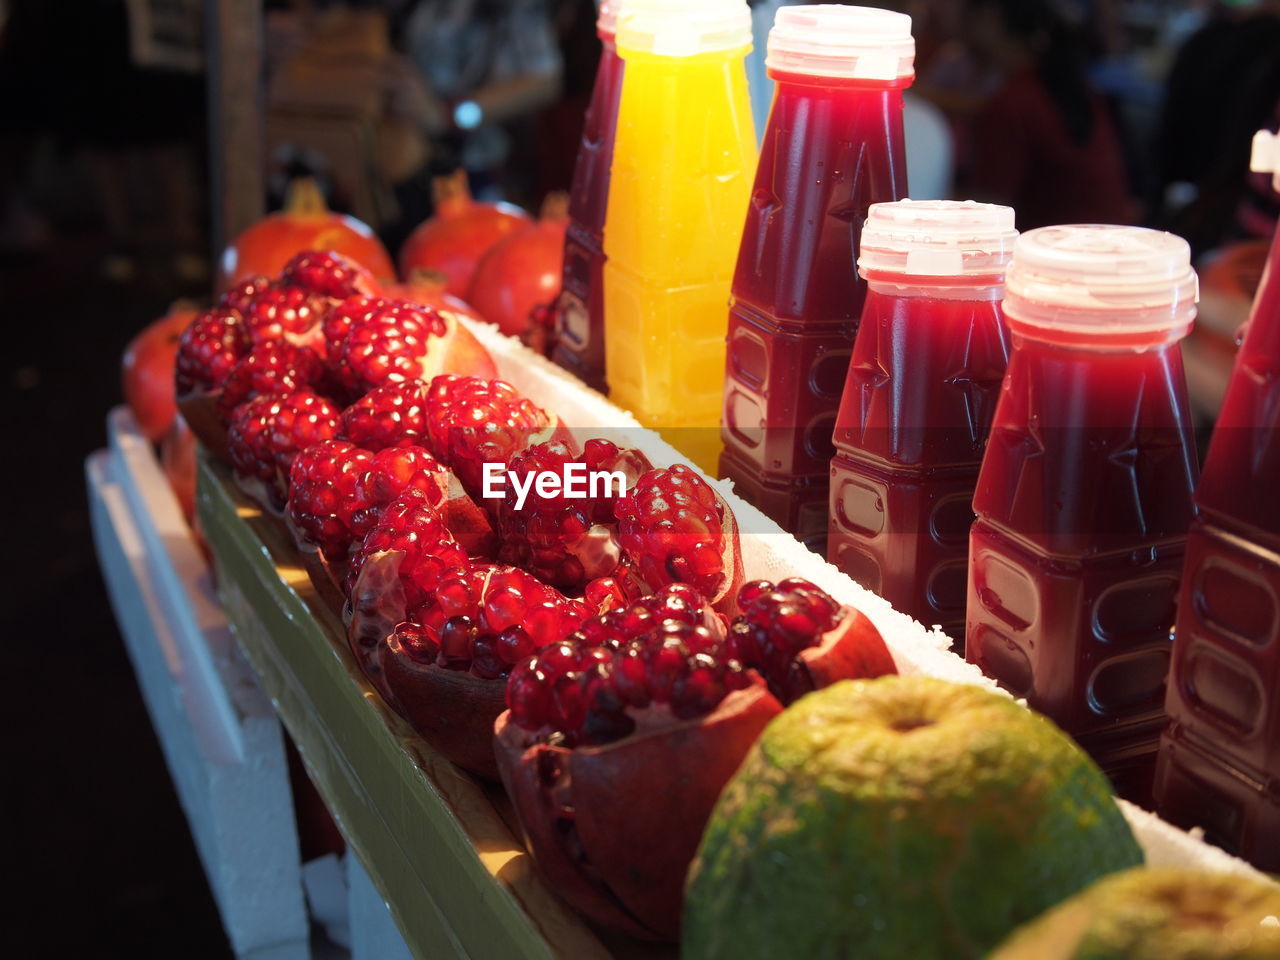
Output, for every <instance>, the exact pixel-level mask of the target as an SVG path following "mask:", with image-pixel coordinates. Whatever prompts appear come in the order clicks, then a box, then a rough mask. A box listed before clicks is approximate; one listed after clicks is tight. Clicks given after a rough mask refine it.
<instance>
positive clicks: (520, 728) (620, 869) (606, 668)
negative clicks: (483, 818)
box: [494, 584, 782, 940]
mask: <svg viewBox="0 0 1280 960" xmlns="http://www.w3.org/2000/svg"><path fill="white" fill-rule="evenodd" d="M507 704H508V708H509V709H508V711H507V712H506V713H504V714H502V715H501V716H500V717H499V718H498V721H497V723H496V724H495V728H494V731H495V736H496V741H495V751H496V756H497V763H498V770H499V773H500V774H501V777H502V782H503V785H504V786H505V787H506V789H507V793H508V795H509V796H510V797H511V799H512V802H513V803H514V805H515V809H516V814H517V816H518V818H519V820H520V825H521V828H522V830H523V832H524V834H525V837H526V839H527V841H528V845H529V849H530V851H531V852H532V854H533V856H534V859H535V861H536V862H537V865H538V868H539V870H540V871H541V872H542V873H543V874H545V875H546V877H547V879H548V880H549V881H551V883H552V885H553V886H554V887H555V889H556V890H557V891H558V892H559V893H560V894H561V895H562V896H564V897H565V899H567V900H568V901H569V902H570V903H572V904H573V905H574V906H575V907H577V908H578V909H579V910H581V911H582V912H583V913H585V914H586V915H587V916H588V917H590V918H591V919H592V920H594V921H596V922H599V923H601V924H604V925H606V926H609V927H612V928H614V929H618V930H621V931H623V932H625V933H629V934H631V935H633V936H639V937H645V938H648V939H664V940H671V939H675V937H676V936H677V934H678V929H679V917H680V908H681V902H682V889H683V886H684V877H685V872H686V870H687V868H688V866H689V863H690V862H691V861H692V860H693V856H694V854H695V853H696V851H697V846H698V842H699V840H700V839H701V837H702V829H703V826H704V825H705V824H706V822H707V820H708V819H709V817H710V815H711V811H712V808H713V807H714V805H715V802H716V799H717V797H718V796H719V794H720V790H721V788H722V787H723V786H724V785H725V783H727V782H728V780H729V778H730V777H731V776H732V775H733V773H734V771H735V770H736V769H737V767H738V764H739V763H740V762H741V761H742V759H743V757H745V756H746V753H747V751H748V749H749V748H750V747H751V745H752V744H753V743H754V742H755V739H756V738H757V737H758V736H759V734H760V733H761V731H762V730H763V729H764V727H765V725H766V724H767V723H768V722H769V721H770V720H771V719H772V718H773V717H774V716H776V715H777V714H778V713H780V712H781V711H782V705H781V704H780V703H779V702H778V701H777V699H776V698H775V697H774V696H773V695H772V694H771V693H770V692H769V691H768V689H767V687H766V686H765V684H764V682H763V681H762V680H761V679H760V678H759V677H758V676H756V675H755V674H753V673H751V672H749V671H747V670H745V669H744V668H743V666H742V665H741V664H740V663H739V662H738V661H737V660H735V659H734V658H733V657H732V656H731V654H730V650H729V647H728V644H727V641H726V636H725V628H724V624H723V621H722V620H721V619H720V617H719V615H718V614H716V613H715V612H714V610H713V609H712V608H711V607H710V606H709V605H708V604H707V603H706V602H705V601H704V600H703V599H702V598H701V597H700V596H699V595H698V593H697V591H696V590H694V589H693V588H691V587H689V586H688V585H686V584H671V585H668V586H667V587H664V588H663V589H662V590H660V591H659V592H658V593H657V594H654V595H652V596H650V597H647V598H645V599H643V600H640V601H637V602H636V603H633V604H631V605H630V606H627V607H624V608H619V609H615V610H611V611H608V612H606V613H603V614H600V615H598V616H596V617H593V618H592V619H590V620H587V621H586V622H585V623H583V625H582V626H581V627H580V628H579V629H578V631H577V632H576V633H574V634H573V635H571V636H570V637H569V638H567V639H566V640H564V641H561V642H559V643H554V644H552V645H550V646H548V647H545V648H543V649H542V650H540V651H539V652H538V653H537V654H536V655H535V656H534V657H532V658H531V659H529V660H527V661H525V662H524V663H522V664H521V665H519V666H517V667H516V668H515V669H514V670H512V672H511V676H510V679H509V680H508V683H507Z"/></svg>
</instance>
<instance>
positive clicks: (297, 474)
mask: <svg viewBox="0 0 1280 960" xmlns="http://www.w3.org/2000/svg"><path fill="white" fill-rule="evenodd" d="M448 486H449V481H448V476H447V474H446V473H445V472H444V469H443V468H442V467H441V466H440V464H439V463H438V462H437V461H436V459H435V457H433V456H431V454H430V453H428V452H427V451H426V450H424V449H422V448H421V447H412V446H402V447H388V448H386V449H384V450H380V451H379V452H377V453H373V452H371V451H369V450H364V449H361V448H360V447H357V446H356V445H355V444H353V443H349V442H347V441H345V440H325V441H322V442H320V443H318V444H316V445H315V446H312V447H308V448H307V449H306V450H303V451H302V452H301V453H299V454H298V455H297V456H296V457H295V458H294V460H293V463H292V465H291V466H290V468H289V503H288V506H287V509H286V516H287V517H288V520H289V523H290V524H291V525H292V527H293V530H294V533H295V536H296V537H297V538H298V539H299V540H301V541H302V543H303V545H305V546H313V547H315V548H318V549H319V550H320V551H321V552H322V553H323V554H324V555H325V558H326V559H327V560H328V561H329V563H330V564H332V565H334V566H336V567H337V568H339V570H341V569H343V568H345V566H346V563H347V560H348V555H349V553H350V551H351V549H352V547H354V546H355V545H356V544H357V543H358V542H360V541H361V540H363V539H364V537H365V534H367V533H368V532H369V530H370V529H371V528H372V527H373V525H374V523H375V522H376V521H377V520H378V517H379V516H381V514H382V511H383V510H384V509H385V508H386V507H387V506H388V505H389V504H390V503H391V502H392V501H393V500H395V499H396V498H397V497H399V496H400V494H401V493H403V492H404V491H405V490H406V489H409V488H410V487H412V488H414V489H416V490H418V491H420V492H422V493H423V494H425V495H426V497H427V499H428V501H429V502H430V503H431V505H432V506H433V507H435V508H437V509H440V508H442V506H443V504H444V501H445V493H446V491H447V490H448Z"/></svg>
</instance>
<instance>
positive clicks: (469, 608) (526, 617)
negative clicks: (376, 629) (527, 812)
mask: <svg viewBox="0 0 1280 960" xmlns="http://www.w3.org/2000/svg"><path fill="white" fill-rule="evenodd" d="M589 612H590V611H588V609H587V607H586V605H585V604H584V603H582V602H581V601H579V600H570V599H568V598H566V597H565V596H563V595H562V594H561V593H560V592H559V591H557V590H555V589H554V588H553V587H549V586H547V585H546V584H543V583H540V582H539V581H538V580H537V579H535V578H534V577H532V576H530V575H529V574H528V573H525V572H524V571H523V570H518V569H516V568H515V567H508V566H502V565H497V564H489V563H479V564H473V565H472V566H471V567H470V568H469V569H468V570H467V571H465V572H464V573H459V574H457V575H455V576H453V577H451V578H450V579H447V580H445V581H443V582H442V583H441V584H440V585H439V587H438V589H437V591H436V593H435V596H434V597H432V598H430V599H429V600H428V601H426V602H425V603H424V604H422V605H420V606H419V607H418V608H417V609H416V610H414V611H413V612H412V613H411V614H410V616H409V618H408V620H406V621H404V622H401V623H400V624H399V625H397V627H396V629H395V630H394V632H392V633H391V635H390V636H388V637H386V638H385V639H384V641H383V642H382V643H381V644H380V645H379V646H378V648H377V654H376V656H377V665H378V669H379V672H380V673H381V675H382V676H383V678H384V679H385V683H386V686H387V688H388V689H389V690H390V691H391V694H392V696H393V698H394V700H393V702H394V703H395V705H396V706H397V709H399V711H400V712H401V713H402V714H403V715H404V716H405V718H406V719H407V720H408V721H409V722H410V723H411V724H412V725H413V727H414V729H415V730H417V731H418V732H419V733H420V734H422V736H423V737H424V738H425V739H426V740H427V741H428V742H429V743H431V744H432V745H433V746H435V747H436V748H437V749H438V750H440V752H441V753H443V754H444V755H445V756H446V757H448V758H449V759H450V760H452V761H453V762H454V763H456V764H458V766H460V767H462V768H463V769H464V770H468V771H470V772H471V773H474V774H476V775H477V776H480V777H484V778H486V779H488V780H497V779H498V769H497V765H496V763H495V761H494V754H493V725H494V721H496V720H497V718H498V715H499V714H501V713H502V711H503V709H504V706H505V689H506V677H507V676H508V674H509V673H510V672H511V671H512V670H513V669H514V668H515V667H516V665H517V664H519V663H520V662H521V661H522V660H524V659H526V658H527V657H529V656H530V655H531V654H533V653H535V652H536V651H538V650H539V649H540V648H542V647H545V646H546V645H548V644H554V643H555V642H557V641H559V640H560V639H561V638H562V637H565V636H568V635H569V634H571V633H572V632H573V631H574V630H575V629H576V628H577V626H578V625H579V624H580V623H581V622H582V621H583V620H584V619H586V617H587V615H588V613H589Z"/></svg>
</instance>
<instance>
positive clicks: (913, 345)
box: [828, 200, 1017, 640]
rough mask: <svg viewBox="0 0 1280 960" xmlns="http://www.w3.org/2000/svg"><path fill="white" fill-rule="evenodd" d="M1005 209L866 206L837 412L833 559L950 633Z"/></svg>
mask: <svg viewBox="0 0 1280 960" xmlns="http://www.w3.org/2000/svg"><path fill="white" fill-rule="evenodd" d="M1013 219H1014V218H1013V210H1012V209H1011V208H1009V207H1001V206H996V205H994V204H989V203H973V202H972V201H952V200H921V201H912V200H901V201H899V202H897V203H877V204H874V205H873V206H872V207H871V209H870V211H869V212H868V215H867V222H866V224H865V226H863V228H862V247H861V253H860V254H859V257H858V272H859V273H860V274H861V275H862V277H863V279H864V280H865V281H866V283H867V287H868V291H867V300H866V304H865V305H864V307H863V309H862V321H861V323H860V324H859V325H858V336H857V340H856V341H855V343H854V348H853V361H852V363H851V364H850V365H849V375H848V379H847V380H846V382H845V387H844V396H843V398H842V400H841V403H840V412H839V414H838V416H837V417H836V427H835V438H834V439H835V447H836V454H835V456H834V457H833V458H832V460H831V507H830V515H831V528H830V535H829V538H828V557H829V559H830V560H831V562H832V563H833V564H835V565H836V566H838V567H840V569H842V570H843V571H844V572H845V573H847V574H849V576H851V577H853V579H855V580H857V581H858V582H859V583H861V584H862V585H863V586H865V587H867V588H868V589H869V590H872V591H874V592H875V593H878V594H879V595H880V596H882V597H884V598H885V599H886V600H888V601H889V602H891V603H892V604H893V606H894V608H895V609H897V610H900V611H902V612H903V613H906V614H909V615H910V616H912V617H914V618H915V619H917V620H919V621H920V622H921V623H924V624H926V625H932V624H941V625H942V627H943V629H944V630H946V631H947V632H948V633H949V634H950V635H951V636H952V637H953V638H955V639H956V640H961V639H963V636H964V622H965V589H966V587H965V584H966V571H967V568H968V557H969V528H970V526H972V524H973V491H974V487H975V486H976V484H977V480H978V470H979V468H980V467H981V465H982V455H983V452H984V451H985V449H986V446H987V434H988V432H989V431H990V429H991V418H992V415H993V414H994V412H995V406H996V400H997V399H998V397H999V395H1000V385H1001V382H1002V380H1003V378H1004V372H1005V365H1006V364H1007V362H1008V357H1009V338H1008V334H1007V332H1006V330H1005V324H1004V315H1003V313H1002V311H1001V308H1000V301H1001V300H1002V299H1003V297H1004V271H1005V266H1006V264H1007V263H1008V262H1009V257H1010V256H1011V255H1012V253H1013V242H1014V239H1015V238H1016V237H1017V232H1016V231H1015V230H1014V228H1013Z"/></svg>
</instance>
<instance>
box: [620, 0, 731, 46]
mask: <svg viewBox="0 0 1280 960" xmlns="http://www.w3.org/2000/svg"><path fill="white" fill-rule="evenodd" d="M617 41H618V46H619V47H625V48H626V49H628V50H635V51H639V52H642V53H653V54H657V55H658V56H664V57H692V56H697V55H698V54H700V53H718V52H721V51H725V50H740V49H743V50H745V49H750V47H751V8H750V7H748V6H747V0H621V2H620V6H619V9H618V13H617Z"/></svg>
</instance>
